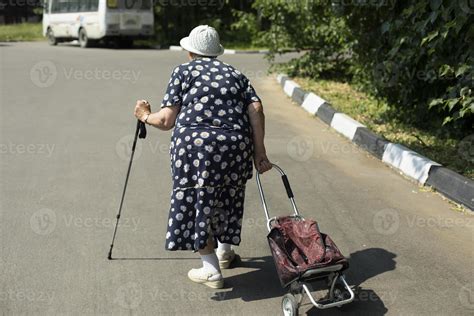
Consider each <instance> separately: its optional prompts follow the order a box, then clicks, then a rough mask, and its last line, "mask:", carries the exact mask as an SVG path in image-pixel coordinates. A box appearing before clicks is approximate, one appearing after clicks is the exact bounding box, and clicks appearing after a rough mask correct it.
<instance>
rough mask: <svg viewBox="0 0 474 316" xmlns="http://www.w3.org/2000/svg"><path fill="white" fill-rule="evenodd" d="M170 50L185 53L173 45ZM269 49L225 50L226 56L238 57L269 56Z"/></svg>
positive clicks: (179, 47)
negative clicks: (243, 55) (247, 55)
mask: <svg viewBox="0 0 474 316" xmlns="http://www.w3.org/2000/svg"><path fill="white" fill-rule="evenodd" d="M169 50H174V51H183V50H184V49H183V48H182V47H181V46H177V45H171V46H170V47H169ZM268 53H269V50H268V49H257V50H239V49H225V50H224V54H226V55H236V54H268Z"/></svg>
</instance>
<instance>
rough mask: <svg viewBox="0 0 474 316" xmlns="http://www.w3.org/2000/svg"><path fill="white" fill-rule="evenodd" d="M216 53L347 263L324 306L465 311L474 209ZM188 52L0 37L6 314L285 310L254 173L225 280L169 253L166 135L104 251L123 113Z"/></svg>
mask: <svg viewBox="0 0 474 316" xmlns="http://www.w3.org/2000/svg"><path fill="white" fill-rule="evenodd" d="M222 59H223V60H224V61H226V62H230V63H232V64H234V65H235V66H236V67H238V68H240V69H241V70H242V71H243V72H244V73H246V74H247V75H248V77H249V78H250V79H251V80H252V81H253V83H254V86H255V88H256V89H257V92H258V93H259V94H260V96H261V97H262V99H263V100H264V104H265V111H266V117H267V138H266V144H267V150H268V154H269V157H270V159H271V160H272V161H273V162H275V163H278V164H279V165H280V166H281V167H283V168H284V169H285V170H286V171H287V173H288V177H289V179H290V182H291V184H292V186H293V191H294V192H295V195H296V202H297V204H298V206H299V209H300V212H301V213H302V214H303V215H305V216H306V217H308V218H314V219H316V220H318V222H319V224H320V228H321V230H322V231H323V232H326V233H328V234H330V235H331V236H332V238H333V239H334V240H335V242H336V243H337V245H338V246H339V248H340V249H341V250H342V252H343V253H344V254H345V255H347V256H350V263H351V267H350V269H349V270H348V272H347V280H348V281H349V283H350V284H352V285H354V286H356V287H357V288H358V296H357V298H356V301H355V302H354V303H352V304H351V305H348V306H346V307H344V308H343V309H341V310H339V309H331V310H325V311H319V310H316V309H315V308H312V307H311V305H310V304H309V301H308V300H307V299H305V300H304V303H303V306H302V308H301V312H302V313H303V314H304V313H308V314H318V315H339V314H341V315H382V314H388V315H448V314H449V315H472V314H473V311H474V278H473V276H474V272H473V271H474V250H473V249H474V247H473V242H474V233H473V222H474V221H473V217H472V216H471V215H469V214H462V213H459V212H456V211H454V210H453V208H452V206H451V205H450V204H449V203H448V201H446V200H444V199H443V198H442V197H441V196H440V195H438V194H435V193H432V192H428V191H426V190H423V189H420V188H419V187H418V186H417V185H416V184H414V183H412V182H410V181H409V180H407V179H405V178H403V177H402V176H401V175H399V174H398V173H397V172H395V171H394V170H391V169H390V168H388V167H387V166H385V165H384V164H382V163H381V162H380V161H378V160H376V159H373V158H372V157H370V156H369V155H367V154H366V153H364V152H363V151H361V150H359V149H358V148H357V147H356V146H355V145H353V144H351V143H350V142H348V141H347V140H346V139H345V138H343V137H342V136H340V135H338V134H337V133H336V132H334V131H333V130H330V129H329V128H328V127H327V126H326V125H325V124H323V123H322V122H321V121H319V119H317V118H314V117H311V116H309V115H308V114H307V113H306V112H304V110H303V109H301V108H299V107H297V106H296V105H294V104H292V103H291V102H290V100H289V99H288V98H287V97H286V96H285V95H284V93H283V92H282V91H281V88H280V87H279V86H278V85H277V83H276V82H275V80H274V78H272V77H267V75H266V69H267V67H268V65H267V63H266V61H265V60H264V59H263V58H262V56H260V55H229V56H224V57H222ZM184 61H185V54H184V53H183V52H170V51H158V50H145V49H143V50H141V49H136V50H112V49H103V48H95V49H87V50H83V49H80V48H78V47H74V46H60V47H48V46H47V44H45V43H9V44H6V43H5V44H0V63H1V71H0V74H1V77H0V78H1V79H0V80H1V82H0V87H1V98H0V101H1V108H0V109H1V112H0V120H1V129H0V130H1V132H0V133H1V134H0V144H1V156H0V157H1V169H0V172H1V174H0V177H1V187H0V194H1V200H0V203H1V204H0V207H1V213H0V216H1V217H0V225H1V226H0V234H1V236H0V245H1V253H0V257H1V271H0V273H1V274H0V310H1V312H2V314H4V315H17V314H22V315H66V314H68V315H168V314H170V315H208V314H215V315H278V314H279V313H280V311H281V310H280V302H281V297H282V296H283V294H284V293H285V291H284V290H283V289H281V287H280V285H279V281H278V278H277V275H276V272H275V270H274V266H273V261H272V259H271V254H270V251H269V248H268V245H267V241H266V229H265V220H264V214H263V210H262V208H261V205H260V201H259V198H258V192H257V188H256V185H255V182H254V181H253V180H252V181H250V182H249V184H248V186H247V193H246V205H245V207H246V211H245V219H244V228H243V235H242V244H241V247H239V249H238V253H239V254H240V255H241V257H242V261H241V263H239V264H238V265H237V266H236V267H234V268H233V269H230V270H226V271H225V274H224V276H225V282H226V288H225V289H223V290H211V289H208V288H204V287H202V286H200V285H197V284H192V283H191V282H190V281H188V280H187V277H186V274H187V271H188V270H189V269H190V268H192V267H197V266H198V265H199V263H200V262H199V260H198V259H197V256H196V255H195V254H193V253H186V252H174V253H173V252H167V251H165V250H164V236H165V232H166V219H167V211H168V205H169V204H168V203H169V202H168V200H169V195H170V190H171V179H170V169H169V157H168V144H169V138H170V132H161V131H158V130H149V136H148V138H147V139H146V140H144V141H140V143H139V147H138V151H137V155H136V158H137V159H136V161H135V164H134V167H133V170H132V175H131V178H130V183H129V191H128V195H127V199H126V203H125V207H124V210H123V217H122V225H121V226H120V227H119V231H118V235H117V240H116V244H115V248H114V249H115V250H114V257H118V258H122V260H113V261H108V260H107V252H108V249H109V244H110V240H111V237H112V232H113V225H114V221H115V215H116V211H117V207H118V203H119V196H120V193H121V188H122V185H123V181H124V176H125V171H126V168H127V159H128V153H129V143H130V139H131V137H132V133H133V132H134V128H135V120H134V118H133V117H132V108H133V105H134V103H135V100H136V99H140V98H146V99H148V100H150V101H151V103H152V105H153V106H154V109H157V107H158V105H159V102H160V101H161V98H162V94H163V92H164V89H165V85H166V83H167V81H168V78H169V75H170V73H171V70H172V69H173V67H174V66H175V65H177V64H179V63H181V62H184ZM263 182H264V188H265V192H266V195H267V199H268V200H269V206H270V210H271V211H272V212H273V213H274V214H288V213H289V212H290V211H291V208H290V206H289V204H288V201H287V199H286V196H285V193H284V189H283V186H282V185H281V184H280V183H279V178H278V177H277V173H276V172H274V173H268V174H265V175H264V176H263Z"/></svg>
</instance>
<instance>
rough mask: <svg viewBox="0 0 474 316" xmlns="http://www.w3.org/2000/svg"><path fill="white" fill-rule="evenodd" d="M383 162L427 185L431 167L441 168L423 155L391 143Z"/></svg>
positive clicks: (385, 152)
mask: <svg viewBox="0 0 474 316" xmlns="http://www.w3.org/2000/svg"><path fill="white" fill-rule="evenodd" d="M382 161H383V162H385V163H387V164H389V165H391V166H393V167H395V168H397V169H399V170H400V171H402V172H403V173H404V174H406V175H407V176H409V177H411V178H413V179H415V180H417V181H418V182H420V183H421V184H425V182H426V180H427V179H428V173H429V171H430V169H431V166H441V165H440V164H439V163H437V162H434V161H432V160H430V159H428V158H426V157H423V156H422V155H420V154H418V153H416V152H414V151H412V150H410V149H408V148H406V147H404V146H402V145H400V144H394V143H389V144H388V145H387V147H386V148H385V151H384V153H383V157H382Z"/></svg>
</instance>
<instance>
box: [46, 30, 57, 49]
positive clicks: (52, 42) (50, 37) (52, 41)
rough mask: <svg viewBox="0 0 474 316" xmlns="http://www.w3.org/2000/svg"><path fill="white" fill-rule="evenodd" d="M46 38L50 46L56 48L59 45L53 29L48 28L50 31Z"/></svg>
mask: <svg viewBox="0 0 474 316" xmlns="http://www.w3.org/2000/svg"><path fill="white" fill-rule="evenodd" d="M46 37H47V38H48V44H49V45H51V46H55V45H57V44H58V40H57V39H56V37H54V33H53V30H52V29H51V28H48V31H47V32H46Z"/></svg>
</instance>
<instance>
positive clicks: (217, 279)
mask: <svg viewBox="0 0 474 316" xmlns="http://www.w3.org/2000/svg"><path fill="white" fill-rule="evenodd" d="M188 278H189V279H190V280H191V281H193V282H196V283H200V284H204V285H206V286H208V287H211V288H213V289H222V288H223V287H224V278H223V277H222V274H220V273H219V272H215V273H210V272H207V271H204V269H203V268H200V269H191V270H189V272H188Z"/></svg>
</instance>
